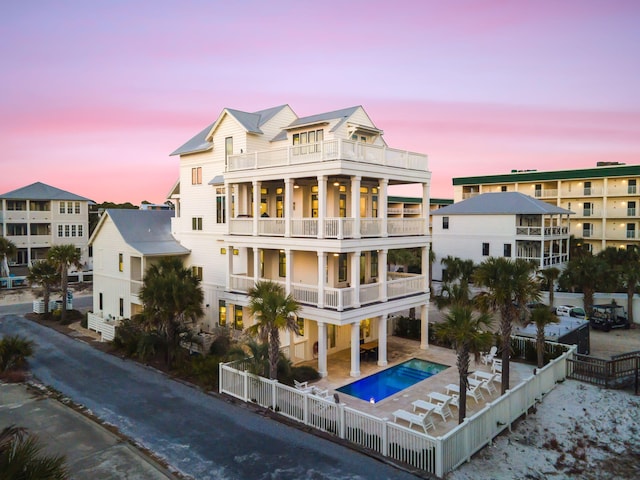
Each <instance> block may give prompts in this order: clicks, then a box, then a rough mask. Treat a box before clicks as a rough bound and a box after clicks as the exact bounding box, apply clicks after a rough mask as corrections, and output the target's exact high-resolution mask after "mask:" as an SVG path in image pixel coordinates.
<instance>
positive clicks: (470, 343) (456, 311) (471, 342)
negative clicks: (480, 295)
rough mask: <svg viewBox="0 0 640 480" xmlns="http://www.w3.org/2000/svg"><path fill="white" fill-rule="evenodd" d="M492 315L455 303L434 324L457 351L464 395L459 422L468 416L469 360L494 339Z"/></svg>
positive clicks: (437, 331)
mask: <svg viewBox="0 0 640 480" xmlns="http://www.w3.org/2000/svg"><path fill="white" fill-rule="evenodd" d="M491 322H492V319H491V316H490V315H488V314H487V313H481V314H478V315H474V313H473V308H472V307H471V305H453V306H452V307H451V309H450V310H449V313H448V314H447V315H446V316H445V317H444V321H443V322H442V323H438V324H436V325H434V329H435V334H436V336H438V337H439V338H440V339H442V340H445V341H449V342H451V343H452V344H453V348H454V349H455V351H456V354H457V361H456V365H457V367H458V373H459V376H460V399H459V401H458V423H462V422H463V421H464V419H465V417H466V416H467V387H468V386H469V381H468V376H469V364H470V361H471V356H472V355H473V357H474V359H475V361H476V362H478V361H479V360H480V352H482V351H486V350H487V349H488V348H489V347H490V346H491V343H492V341H493V335H492V334H491V332H488V331H485V330H487V329H488V328H489V327H490V326H491Z"/></svg>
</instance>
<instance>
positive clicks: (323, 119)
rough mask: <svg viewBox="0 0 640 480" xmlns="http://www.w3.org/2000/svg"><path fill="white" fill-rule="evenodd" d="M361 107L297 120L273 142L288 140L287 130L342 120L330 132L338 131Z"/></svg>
mask: <svg viewBox="0 0 640 480" xmlns="http://www.w3.org/2000/svg"><path fill="white" fill-rule="evenodd" d="M359 108H361V107H360V105H357V106H355V107H348V108H342V109H340V110H333V111H332V112H325V113H318V114H316V115H309V116H307V117H301V118H298V119H297V120H294V121H293V122H291V123H290V124H289V125H287V126H286V127H285V128H284V129H283V130H282V131H281V132H280V133H278V134H277V135H276V136H275V137H274V138H273V139H272V140H271V141H272V142H277V141H280V140H285V139H286V138H287V130H292V129H294V128H302V127H305V126H307V125H309V126H311V125H318V124H320V123H329V121H331V120H336V119H340V121H339V122H337V123H336V124H335V126H334V127H333V128H332V129H331V130H330V131H331V132H334V131H335V130H337V129H338V128H339V127H340V126H341V125H342V124H343V123H344V122H346V121H347V119H348V118H349V117H350V116H351V115H353V114H354V113H355V112H356V111H357V110H358V109H359Z"/></svg>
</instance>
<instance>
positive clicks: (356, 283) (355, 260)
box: [345, 250, 361, 308]
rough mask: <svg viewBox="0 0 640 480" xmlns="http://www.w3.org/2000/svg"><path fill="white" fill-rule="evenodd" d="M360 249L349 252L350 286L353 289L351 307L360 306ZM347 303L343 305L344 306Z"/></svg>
mask: <svg viewBox="0 0 640 480" xmlns="http://www.w3.org/2000/svg"><path fill="white" fill-rule="evenodd" d="M360 254H361V252H360V250H356V251H355V252H353V253H352V254H351V282H350V285H351V288H352V289H353V295H352V296H351V299H352V305H350V306H352V307H354V308H359V307H360ZM346 306H347V305H345V307H346Z"/></svg>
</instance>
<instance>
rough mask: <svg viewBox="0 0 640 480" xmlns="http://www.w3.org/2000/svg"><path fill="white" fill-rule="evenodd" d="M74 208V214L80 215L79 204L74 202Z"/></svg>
mask: <svg viewBox="0 0 640 480" xmlns="http://www.w3.org/2000/svg"><path fill="white" fill-rule="evenodd" d="M74 207H75V212H76V213H80V202H76V203H75V204H74Z"/></svg>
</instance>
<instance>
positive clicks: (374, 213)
mask: <svg viewBox="0 0 640 480" xmlns="http://www.w3.org/2000/svg"><path fill="white" fill-rule="evenodd" d="M371 191H372V193H373V195H371V217H372V218H378V195H377V192H378V189H377V188H372V189H371Z"/></svg>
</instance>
